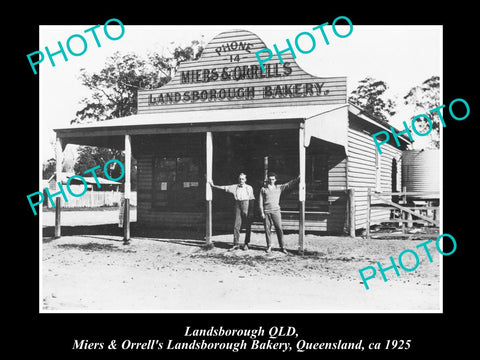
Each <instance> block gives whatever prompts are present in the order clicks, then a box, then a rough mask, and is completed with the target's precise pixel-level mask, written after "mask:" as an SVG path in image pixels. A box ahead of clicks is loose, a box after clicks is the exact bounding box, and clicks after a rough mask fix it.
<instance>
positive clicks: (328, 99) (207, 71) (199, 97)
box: [138, 31, 346, 113]
mask: <svg viewBox="0 0 480 360" xmlns="http://www.w3.org/2000/svg"><path fill="white" fill-rule="evenodd" d="M262 48H265V44H264V43H263V42H262V41H261V40H260V39H259V38H258V37H257V36H256V35H255V34H253V33H251V32H249V31H229V32H224V33H221V34H219V35H217V36H216V37H215V38H214V39H212V40H211V41H210V43H209V44H208V45H207V46H206V47H205V49H204V51H203V53H202V55H201V57H200V59H198V60H196V61H191V62H185V63H182V64H180V66H179V69H178V71H177V73H176V74H175V76H174V78H173V79H172V80H171V81H170V82H169V83H168V84H166V85H164V86H163V87H161V88H158V89H155V90H140V91H139V93H138V109H139V111H138V112H139V113H154V112H165V111H182V110H200V109H202V110H208V109H222V108H238V107H262V106H289V105H314V104H342V103H345V102H346V78H345V77H330V78H319V77H315V76H312V75H310V74H308V73H306V72H305V71H304V70H302V69H301V68H300V67H299V66H298V65H297V64H296V62H295V60H294V59H293V58H292V57H291V55H290V56H287V55H285V56H283V64H281V63H280V62H279V61H277V62H273V61H272V62H271V63H269V64H266V65H265V72H262V70H261V68H260V66H259V64H258V60H257V58H256V57H255V55H254V51H255V50H258V49H262Z"/></svg>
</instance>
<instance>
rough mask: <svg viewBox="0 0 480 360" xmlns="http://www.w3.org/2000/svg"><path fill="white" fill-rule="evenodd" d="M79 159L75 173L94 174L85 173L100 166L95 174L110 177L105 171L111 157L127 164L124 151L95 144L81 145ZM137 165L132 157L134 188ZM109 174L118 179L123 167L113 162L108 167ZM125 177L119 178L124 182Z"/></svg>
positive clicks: (134, 186) (82, 174)
mask: <svg viewBox="0 0 480 360" xmlns="http://www.w3.org/2000/svg"><path fill="white" fill-rule="evenodd" d="M78 153H79V154H78V159H77V162H76V163H75V166H74V168H73V169H74V171H75V174H77V175H81V176H84V177H85V176H93V174H91V173H87V174H85V171H86V170H88V169H91V168H93V167H96V166H100V167H99V168H97V169H95V175H96V176H98V177H102V178H105V179H108V177H107V175H106V174H105V172H104V166H105V163H107V162H108V161H109V160H111V159H118V160H120V161H121V163H122V164H125V156H124V154H123V153H122V151H119V150H113V149H107V148H99V147H95V146H81V147H80V148H79V150H78ZM136 167H137V163H136V160H135V159H132V179H131V182H132V190H135V189H136V178H137V176H136V174H137V172H136ZM107 174H108V176H110V178H113V179H117V178H119V177H120V176H121V175H122V169H121V167H120V166H118V164H116V163H115V162H112V163H111V165H110V166H109V167H108V168H107ZM123 179H124V177H123V178H122V179H121V180H119V181H120V182H123Z"/></svg>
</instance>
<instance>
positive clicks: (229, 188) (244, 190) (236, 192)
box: [221, 184, 255, 201]
mask: <svg viewBox="0 0 480 360" xmlns="http://www.w3.org/2000/svg"><path fill="white" fill-rule="evenodd" d="M221 188H222V189H223V190H225V191H226V192H228V193H230V194H233V197H234V198H235V200H242V201H243V200H254V199H255V196H254V195H253V188H252V187H251V186H250V185H248V184H244V185H243V186H240V184H235V185H226V186H221Z"/></svg>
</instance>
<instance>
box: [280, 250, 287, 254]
mask: <svg viewBox="0 0 480 360" xmlns="http://www.w3.org/2000/svg"><path fill="white" fill-rule="evenodd" d="M280 251H281V252H282V253H284V254H285V255H288V251H287V250H285V249H280Z"/></svg>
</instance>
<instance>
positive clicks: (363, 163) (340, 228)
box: [55, 30, 409, 246]
mask: <svg viewBox="0 0 480 360" xmlns="http://www.w3.org/2000/svg"><path fill="white" fill-rule="evenodd" d="M265 47H266V45H265V44H264V43H263V42H262V40H260V39H259V38H258V36H256V35H255V34H253V33H251V32H249V31H243V30H234V31H227V32H223V33H221V34H219V35H217V36H216V37H214V38H213V39H212V40H211V41H210V42H209V43H208V45H206V47H205V48H204V50H203V52H202V54H201V57H200V58H199V59H198V60H196V61H191V62H184V63H181V64H180V66H179V68H178V71H177V72H176V74H175V76H174V77H173V78H172V80H171V81H170V82H169V83H167V84H166V85H164V86H162V87H160V88H158V89H154V90H139V91H138V111H137V114H136V115H132V116H128V117H124V118H116V119H112V120H107V121H102V122H96V123H89V124H80V125H74V126H71V127H68V128H62V129H56V130H55V131H56V134H57V164H59V163H60V164H61V157H62V151H63V149H64V147H65V146H66V145H67V144H69V143H71V144H79V145H92V146H99V147H107V148H115V149H122V150H125V167H126V176H125V178H124V179H125V198H126V199H129V194H130V175H129V173H130V167H131V157H132V156H133V157H134V158H135V159H136V160H137V204H138V205H137V225H136V226H137V227H143V226H148V227H182V228H185V227H192V228H198V229H199V231H204V232H205V234H206V240H207V241H210V238H211V236H212V232H214V231H215V230H216V229H221V228H222V229H225V228H231V226H232V222H233V206H232V205H233V197H232V196H231V195H229V194H226V193H223V192H222V191H218V190H213V191H212V189H211V188H210V186H209V185H208V183H207V180H209V179H213V181H214V183H215V184H218V185H225V184H234V183H236V182H237V177H238V174H239V173H241V172H243V173H245V174H247V183H249V184H250V185H252V186H253V188H254V191H255V197H256V198H257V199H258V193H259V191H260V188H261V186H262V185H263V183H264V179H265V176H266V172H267V171H274V172H275V173H276V174H277V179H278V183H283V182H286V181H288V180H290V179H293V178H295V177H297V176H298V175H299V174H300V177H301V180H300V184H299V186H298V188H297V189H295V190H293V191H291V192H290V193H287V194H284V195H282V200H281V207H282V217H283V219H284V227H285V229H291V230H296V231H299V240H300V245H301V246H303V245H302V244H303V235H304V233H305V231H319V232H325V233H329V234H350V235H354V233H355V230H356V229H361V228H364V227H365V224H366V207H367V205H366V201H367V189H368V188H372V189H377V190H382V191H399V190H400V189H401V184H400V180H399V179H401V173H400V171H401V154H402V150H404V149H406V146H407V145H408V144H409V140H408V138H405V137H401V138H400V141H401V147H397V146H396V144H394V143H393V142H392V143H390V144H386V145H383V146H382V154H381V155H380V154H378V152H377V150H376V148H375V145H374V143H373V140H372V137H371V134H373V133H375V132H378V131H380V130H386V131H390V130H389V128H390V126H389V125H388V124H386V123H384V122H382V121H379V120H378V119H375V118H373V117H371V116H370V115H368V114H366V113H365V112H364V111H362V109H360V108H358V107H355V106H352V105H351V104H348V103H347V85H346V77H315V76H312V75H310V74H308V73H307V72H305V71H304V70H302V69H301V68H300V67H299V66H298V65H297V64H296V62H295V60H294V59H293V58H292V56H291V54H283V64H282V63H280V61H279V60H278V58H275V60H271V61H270V62H268V63H266V64H265V67H266V71H265V72H262V71H261V69H260V66H259V63H258V60H257V58H256V56H255V51H258V50H261V49H263V48H265ZM390 138H391V139H393V136H390ZM59 160H60V161H59ZM60 170H61V169H60ZM127 202H128V200H127ZM126 205H128V204H126ZM257 205H258V204H257ZM127 209H128V206H127ZM59 211H60V207H58V212H59ZM381 211H382V209H379V210H377V213H378V214H377V213H375V212H372V215H371V218H372V219H371V220H372V221H373V222H374V221H375V217H376V216H377V215H378V217H379V218H380V216H381V215H382V214H380V213H379V212H381ZM383 211H385V210H383ZM387 211H388V210H387ZM127 213H128V212H127ZM257 216H258V213H257ZM256 219H257V220H259V218H258V217H257V218H256ZM124 226H125V236H126V238H127V239H128V238H129V236H130V230H129V221H128V219H127V221H126V222H124ZM56 234H57V235H59V234H60V223H58V224H57V226H56ZM133 235H134V234H133Z"/></svg>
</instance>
